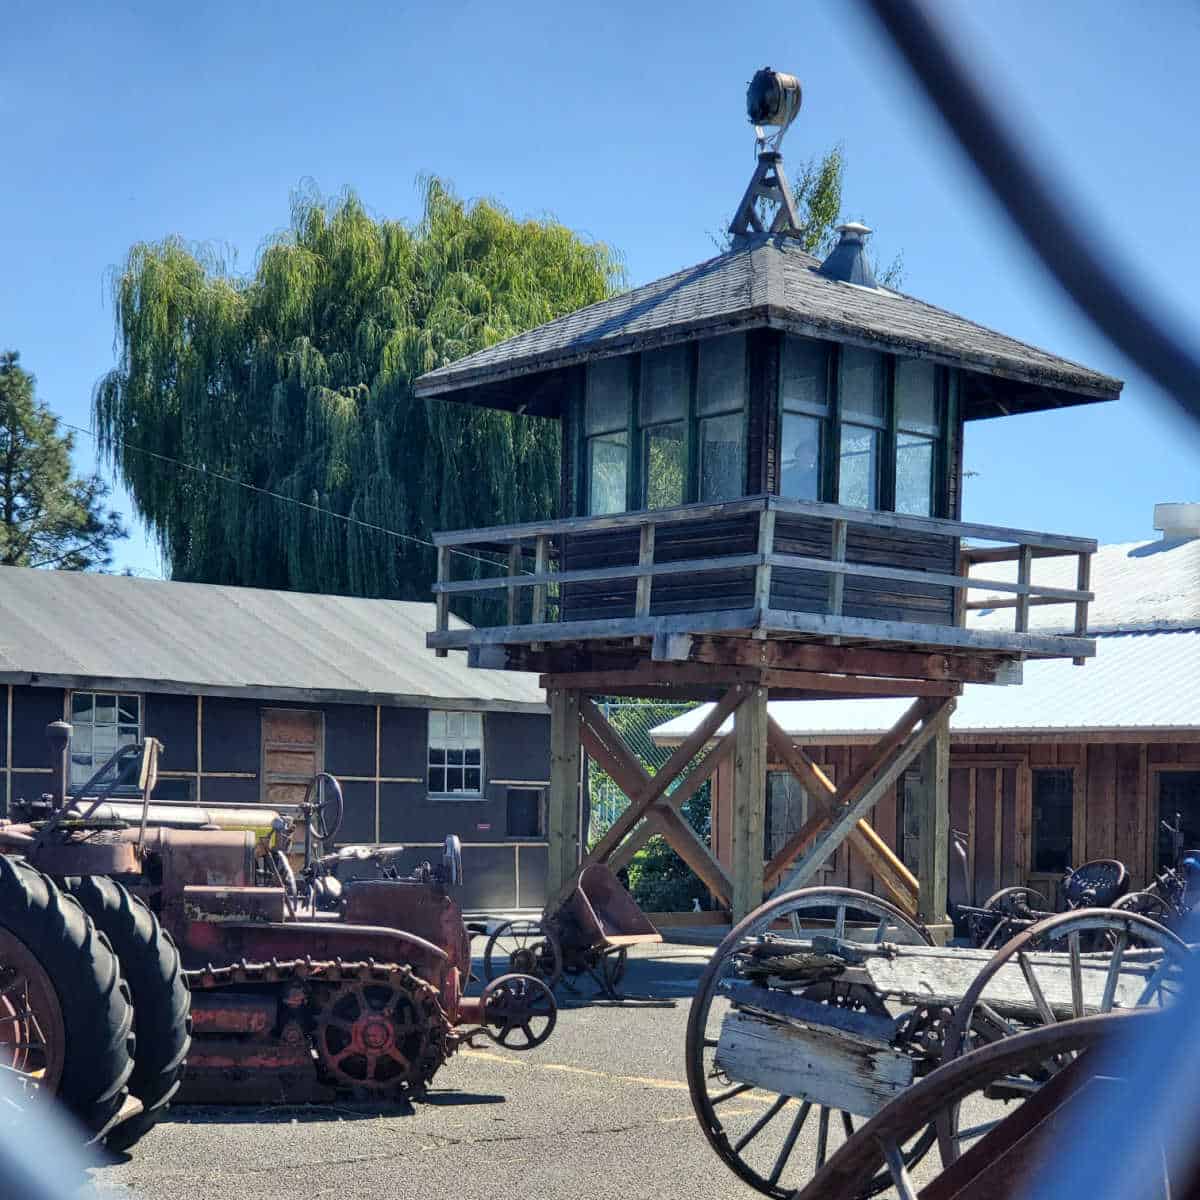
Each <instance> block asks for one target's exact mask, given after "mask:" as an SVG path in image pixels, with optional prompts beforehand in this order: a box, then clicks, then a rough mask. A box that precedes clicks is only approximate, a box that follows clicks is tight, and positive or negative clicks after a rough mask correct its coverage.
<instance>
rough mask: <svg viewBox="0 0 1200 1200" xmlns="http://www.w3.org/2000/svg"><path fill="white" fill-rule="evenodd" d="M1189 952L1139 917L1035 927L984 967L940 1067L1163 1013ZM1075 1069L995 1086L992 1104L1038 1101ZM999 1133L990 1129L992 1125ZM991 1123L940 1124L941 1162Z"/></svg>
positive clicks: (1090, 912)
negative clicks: (1023, 1036)
mask: <svg viewBox="0 0 1200 1200" xmlns="http://www.w3.org/2000/svg"><path fill="white" fill-rule="evenodd" d="M1188 954H1189V951H1188V948H1187V945H1186V944H1185V943H1184V942H1183V941H1181V940H1180V939H1179V938H1178V937H1176V935H1175V934H1173V933H1172V932H1171V931H1170V930H1169V929H1166V928H1164V927H1163V926H1162V925H1159V924H1158V923H1157V922H1156V921H1151V920H1150V919H1149V918H1148V917H1143V916H1140V915H1139V914H1138V913H1133V912H1122V911H1120V910H1118V909H1104V908H1093V909H1088V908H1081V909H1076V910H1075V911H1074V912H1068V913H1060V914H1059V915H1058V916H1055V917H1049V918H1047V919H1046V920H1045V921H1039V922H1038V924H1036V925H1031V926H1030V927H1029V928H1028V929H1026V930H1024V931H1023V932H1022V933H1019V934H1017V936H1016V937H1014V938H1012V939H1011V940H1010V941H1008V942H1006V943H1005V944H1004V945H1003V946H1001V947H1000V949H999V950H997V951H996V953H995V954H994V955H992V957H991V958H990V959H989V960H988V962H987V963H986V965H985V966H984V968H983V970H981V971H980V972H979V974H978V976H976V978H975V980H974V981H973V982H972V984H971V986H970V988H968V990H967V993H966V995H964V996H963V998H962V1000H961V1001H960V1002H959V1004H958V1006H957V1007H956V1009H955V1010H954V1015H953V1017H952V1018H951V1020H950V1021H949V1022H948V1023H947V1027H946V1034H945V1039H944V1042H943V1052H942V1054H943V1056H942V1061H943V1062H949V1061H950V1060H952V1059H954V1058H957V1057H959V1056H961V1055H963V1054H967V1053H969V1052H971V1051H972V1050H975V1049H977V1048H979V1047H980V1046H983V1045H987V1044H989V1043H993V1042H998V1041H1002V1040H1004V1039H1005V1038H1011V1037H1015V1036H1016V1035H1018V1034H1020V1033H1022V1032H1024V1031H1025V1030H1028V1029H1031V1028H1037V1027H1039V1026H1046V1025H1056V1024H1058V1023H1060V1022H1063V1021H1073V1020H1078V1019H1080V1018H1082V1017H1088V1016H1093V1015H1096V1014H1101V1015H1103V1014H1106V1013H1110V1012H1112V1011H1113V1010H1114V1009H1135V1008H1148V1007H1149V1008H1165V1007H1167V1006H1168V1005H1169V1004H1171V1003H1172V1002H1173V1001H1174V1000H1175V999H1176V998H1177V997H1178V996H1179V994H1180V992H1181V991H1182V988H1183V973H1184V968H1185V963H1186V959H1187V957H1188ZM1068 1061H1069V1060H1067V1059H1063V1058H1056V1057H1053V1056H1051V1057H1047V1058H1046V1059H1044V1060H1035V1061H1031V1062H1026V1063H1024V1064H1023V1067H1022V1071H1021V1072H1020V1073H1018V1074H1015V1075H1012V1076H1010V1077H1008V1078H1005V1079H1000V1078H999V1077H997V1078H996V1079H995V1080H993V1081H992V1083H991V1085H990V1093H991V1096H992V1098H995V1099H1001V1100H1019V1099H1022V1098H1023V1097H1026V1096H1029V1095H1031V1094H1033V1093H1034V1092H1036V1091H1037V1090H1038V1089H1039V1088H1041V1087H1042V1086H1044V1085H1045V1084H1046V1083H1047V1082H1048V1081H1049V1080H1050V1079H1051V1078H1053V1077H1054V1076H1055V1075H1056V1074H1057V1073H1058V1072H1059V1071H1061V1070H1062V1069H1063V1067H1065V1066H1066V1065H1067V1062H1068ZM992 1124H994V1122H993V1123H992ZM992 1124H989V1123H984V1124H981V1125H980V1124H973V1123H969V1122H962V1121H960V1119H959V1114H958V1113H957V1111H956V1110H955V1109H954V1108H953V1107H951V1106H947V1107H946V1108H945V1109H944V1110H943V1111H942V1112H941V1113H940V1114H939V1117H938V1148H939V1150H940V1152H941V1156H942V1161H943V1162H944V1163H951V1162H953V1161H955V1159H957V1158H958V1157H959V1156H960V1155H961V1154H962V1153H963V1152H964V1151H965V1150H966V1149H967V1148H968V1147H969V1146H971V1145H972V1144H973V1143H974V1142H975V1140H977V1139H978V1138H979V1137H981V1136H983V1135H984V1134H985V1133H987V1132H988V1131H989V1130H990V1128H991V1127H992Z"/></svg>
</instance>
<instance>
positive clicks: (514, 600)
mask: <svg viewBox="0 0 1200 1200" xmlns="http://www.w3.org/2000/svg"><path fill="white" fill-rule="evenodd" d="M520 573H521V543H520V542H513V544H512V545H511V546H509V548H508V577H509V579H515V578H516V577H517V576H518V575H520ZM520 601H521V593H520V591H518V590H517V589H516V588H515V587H510V588H509V589H508V623H509V624H510V625H516V624H517V621H518V618H519V617H520V615H521V614H520Z"/></svg>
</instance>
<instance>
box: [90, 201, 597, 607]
mask: <svg viewBox="0 0 1200 1200" xmlns="http://www.w3.org/2000/svg"><path fill="white" fill-rule="evenodd" d="M620 278H621V272H620V268H619V265H618V263H617V261H616V259H615V258H614V256H613V254H612V253H611V252H610V251H609V249H608V248H607V247H605V246H603V245H600V244H596V243H589V242H585V241H583V240H582V239H580V238H579V237H578V236H576V235H575V234H574V233H572V232H571V231H570V230H568V229H566V228H565V227H564V226H562V225H560V224H557V223H556V222H554V221H552V220H549V219H542V220H518V219H516V218H514V217H513V216H512V215H510V214H509V213H507V212H506V211H504V210H503V209H502V208H500V207H498V206H497V205H495V204H492V203H489V202H487V201H476V202H474V203H471V204H466V203H464V202H463V201H461V200H460V199H458V198H457V197H456V196H454V195H453V193H452V192H450V191H449V190H448V189H447V188H446V187H445V186H444V185H443V184H442V183H441V182H440V181H439V180H437V179H428V180H426V181H424V184H423V215H422V217H421V219H420V221H419V222H417V223H416V224H415V225H412V226H410V225H406V224H404V223H402V222H399V221H392V220H382V219H377V218H375V217H373V216H371V215H370V214H369V213H368V212H367V210H366V209H365V208H364V207H363V205H362V203H361V202H360V201H359V200H358V198H357V197H356V196H354V195H353V194H352V193H347V194H345V195H343V196H342V197H340V198H339V199H337V200H335V201H327V200H322V199H321V198H319V197H317V196H315V195H313V194H311V193H307V192H306V193H303V194H300V195H298V196H296V197H295V198H294V199H293V205H292V214H291V225H290V228H289V229H288V231H287V232H286V233H285V234H283V235H280V236H277V237H275V238H274V239H272V240H271V241H270V242H268V244H267V245H266V247H265V249H264V250H263V252H262V253H261V255H260V257H259V260H258V263H257V267H256V269H255V271H254V273H253V275H252V276H251V277H249V278H246V277H240V276H238V275H236V274H234V273H233V272H232V271H231V270H230V269H229V268H228V266H227V265H226V264H225V263H224V262H223V261H222V260H221V259H220V258H219V256H217V255H215V254H214V253H213V252H212V251H210V250H203V249H195V248H189V247H188V246H187V245H186V244H185V243H184V242H183V241H181V240H180V239H178V238H168V239H167V240H165V241H162V242H158V243H153V244H139V245H136V246H134V247H133V249H132V250H131V251H130V253H129V256H128V259H127V261H126V263H125V264H124V266H123V268H121V269H120V270H119V271H117V272H116V273H115V275H114V297H115V307H116V321H117V341H118V344H119V348H120V361H119V363H118V365H117V367H116V369H115V370H113V371H111V372H110V373H109V374H108V375H107V376H105V378H104V379H102V380H101V382H100V384H99V385H98V386H97V389H96V393H95V397H94V407H95V415H96V421H97V426H98V428H99V430H100V433H101V439H102V445H103V447H104V449H105V451H106V453H107V454H108V455H109V456H110V457H111V460H112V462H113V463H114V464H115V466H116V468H117V470H118V471H119V473H120V475H121V477H122V479H123V480H124V481H125V483H126V485H127V486H128V488H129V490H130V493H131V495H132V497H133V500H134V503H135V505H136V506H137V510H138V512H139V514H140V515H141V516H142V517H143V518H144V520H145V521H146V523H147V525H148V527H149V529H150V530H151V531H152V533H153V535H154V536H155V537H156V538H157V540H158V542H159V544H160V546H161V548H162V551H163V554H164V556H165V558H166V560H167V563H168V564H169V567H170V570H171V574H172V575H173V577H174V578H176V579H189V580H198V581H203V582H209V583H235V584H243V585H252V586H259V587H276V588H288V589H296V590H303V591H322V592H335V593H343V594H352V595H365V596H392V597H398V598H407V599H420V600H428V599H429V585H430V582H431V581H432V579H433V578H434V576H435V556H434V553H433V551H432V550H431V549H430V548H429V547H427V546H425V545H421V544H420V543H419V542H415V541H411V540H404V539H403V538H397V537H394V536H388V535H386V534H383V533H381V532H379V531H378V530H376V529H370V528H366V527H365V526H364V525H361V524H352V523H349V522H346V521H343V520H337V519H331V518H330V516H329V515H328V514H331V513H338V514H343V515H344V516H348V517H353V518H355V519H356V520H357V521H360V522H365V523H367V524H369V525H374V526H381V527H383V528H385V529H389V530H394V531H397V532H398V533H399V534H403V535H406V536H407V537H408V538H419V539H423V538H427V537H428V535H429V534H430V533H431V532H432V531H435V530H439V529H454V528H465V527H470V526H475V525H492V524H505V523H509V522H515V521H525V520H534V519H537V518H542V517H546V516H549V515H552V514H553V513H554V511H555V508H556V498H557V486H558V469H559V468H558V423H557V422H556V421H550V420H539V419H533V418H528V417H522V418H517V419H514V418H513V417H511V416H510V415H509V414H507V413H501V412H492V411H487V410H481V409H474V408H471V407H468V406H465V405H459V404H454V403H449V402H444V401H436V400H433V401H421V400H417V399H415V398H414V397H413V394H412V383H413V381H414V380H415V379H416V378H417V376H419V375H421V374H422V373H423V372H425V371H427V370H430V369H431V368H433V367H436V366H439V365H441V364H442V363H445V362H449V361H452V360H453V359H456V358H459V357H461V356H462V355H464V354H467V353H469V352H471V351H473V350H477V349H480V348H482V347H484V346H488V345H491V344H493V343H495V342H498V341H500V340H502V339H504V338H507V337H509V336H511V335H513V334H515V333H518V332H520V331H522V330H525V329H529V328H532V327H534V326H536V325H540V324H542V323H544V322H546V321H549V320H551V319H552V318H554V317H557V316H559V315H561V314H563V313H566V312H570V311H572V310H574V309H576V308H580V307H582V306H583V305H585V304H589V303H592V302H593V301H596V300H600V299H603V298H605V297H606V296H608V295H610V294H611V292H612V290H613V289H614V287H616V286H617V284H618V283H619V282H620ZM156 456H157V457H156ZM172 459H174V460H179V461H182V462H185V463H187V464H189V465H190V466H192V467H198V468H201V469H202V470H200V471H198V470H194V469H193V470H189V469H186V468H182V467H180V466H179V465H178V462H172V461H170V460H172ZM204 472H207V474H206V473H204ZM214 473H220V474H222V475H224V476H226V477H228V478H230V479H234V480H238V481H241V482H243V483H246V484H251V485H253V487H254V488H257V489H261V490H259V491H254V490H250V489H249V488H245V487H239V486H235V485H232V484H230V483H229V482H224V481H221V480H219V479H217V478H215V477H214ZM267 492H276V493H280V494H282V495H284V496H287V497H290V498H293V499H295V500H299V501H302V502H304V503H305V504H307V505H312V506H314V507H313V508H303V507H300V506H299V505H296V504H290V503H286V502H281V501H280V500H279V499H276V498H273V497H272V496H270V495H267V494H266V493H267Z"/></svg>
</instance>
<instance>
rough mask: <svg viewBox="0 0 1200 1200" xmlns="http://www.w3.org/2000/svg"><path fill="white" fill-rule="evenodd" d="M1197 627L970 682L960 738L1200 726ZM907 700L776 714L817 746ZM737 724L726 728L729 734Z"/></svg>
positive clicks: (699, 712) (1134, 637)
mask: <svg viewBox="0 0 1200 1200" xmlns="http://www.w3.org/2000/svg"><path fill="white" fill-rule="evenodd" d="M1197 681H1200V631H1195V630H1192V631H1186V632H1179V633H1129V634H1113V635H1111V636H1109V637H1102V638H1098V639H1097V641H1096V657H1095V658H1093V659H1089V661H1088V664H1087V666H1086V667H1076V666H1074V665H1072V663H1070V662H1069V661H1067V660H1066V659H1043V660H1038V661H1034V662H1027V663H1026V664H1025V682H1024V683H1023V684H1022V685H1020V686H1019V687H997V686H995V685H991V684H979V683H976V684H968V685H967V686H966V687H965V688H964V690H963V695H962V697H961V698H960V699H959V701H958V707H957V708H956V709H955V711H954V714H953V716H952V717H951V718H950V730H951V733H952V734H953V735H954V736H955V737H956V738H961V739H963V740H967V741H970V740H986V741H990V740H993V739H994V738H996V737H998V736H1000V735H1006V734H1013V735H1020V734H1021V733H1038V734H1052V733H1062V734H1075V733H1081V732H1083V731H1087V732H1088V733H1105V732H1119V731H1139V732H1147V731H1151V730H1153V731H1162V732H1172V731H1182V730H1195V729H1200V684H1198V682H1197ZM910 703H911V701H908V700H778V701H775V702H773V703H769V704H768V706H767V707H768V709H769V711H770V713H771V716H772V717H773V718H774V719H775V720H776V721H778V722H779V724H780V725H781V726H782V727H783V728H784V730H786V731H787V733H789V734H791V735H792V736H793V737H795V738H797V739H798V740H799V739H803V740H806V741H809V742H812V743H821V742H831V741H839V740H853V739H857V738H861V737H864V736H868V735H878V734H881V733H883V732H884V731H885V730H887V729H889V728H890V727H891V726H892V725H893V724H894V723H895V722H896V721H897V720H898V718H899V717H900V714H901V713H902V712H903V711H904V710H905V708H907V707H908V705H909V704H910ZM711 707H712V706H711V705H708V704H705V705H702V706H700V707H698V708H695V709H693V710H692V711H691V712H688V713H685V714H684V715H683V716H682V717H676V718H675V720H673V721H668V722H667V723H666V724H664V725H659V726H658V727H657V728H655V729H654V730H652V731H651V736H652V737H653V738H654V740H655V741H656V742H659V743H660V744H672V743H674V742H678V741H682V739H683V738H685V737H686V736H687V735H688V734H689V733H690V732H691V731H692V730H693V729H695V728H696V726H697V725H699V723H700V721H701V720H702V719H703V716H704V713H705V712H706V711H707V710H708V709H710V708H711ZM731 728H732V722H731V721H727V722H726V723H725V725H724V726H722V732H723V733H727V732H729V729H731Z"/></svg>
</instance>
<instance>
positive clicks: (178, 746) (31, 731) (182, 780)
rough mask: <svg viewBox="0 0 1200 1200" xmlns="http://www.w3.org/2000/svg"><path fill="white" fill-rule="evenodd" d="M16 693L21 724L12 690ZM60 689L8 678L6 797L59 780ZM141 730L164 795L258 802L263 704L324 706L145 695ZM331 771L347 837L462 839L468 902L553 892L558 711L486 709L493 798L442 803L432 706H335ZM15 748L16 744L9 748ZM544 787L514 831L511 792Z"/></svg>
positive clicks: (0, 788)
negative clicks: (52, 730) (551, 796)
mask: <svg viewBox="0 0 1200 1200" xmlns="http://www.w3.org/2000/svg"><path fill="white" fill-rule="evenodd" d="M10 694H11V696H12V704H11V721H10V707H9V696H10ZM66 701H67V698H66V694H65V693H64V691H63V690H62V689H60V688H37V687H12V688H11V689H10V688H9V687H8V686H7V685H3V686H0V804H3V806H4V811H5V812H7V805H8V803H9V800H10V797H12V798H19V797H21V796H30V797H32V796H37V795H40V794H41V793H42V792H44V791H48V790H50V789H51V787H52V786H53V782H54V766H53V763H52V762H51V754H50V749H49V745H48V743H47V741H46V736H45V728H46V725H47V724H48V723H49V722H51V721H54V720H58V719H60V718H61V717H62V716H63V713H64V711H65V705H66ZM142 702H143V707H142V725H143V733H144V734H145V735H146V736H149V737H156V738H158V739H159V740H160V741H162V743H163V746H164V753H163V756H162V758H161V760H160V774H159V785H158V789H157V791H156V793H155V795H156V797H157V798H159V799H190V800H199V801H200V802H201V803H204V804H214V805H219V804H231V805H245V804H257V803H259V802H260V801H261V799H262V794H263V793H262V712H263V710H264V709H267V708H272V709H278V708H300V709H306V710H308V711H313V710H314V709H316V708H317V706H313V705H302V704H290V703H286V702H278V701H262V700H258V699H253V698H224V697H211V696H209V697H199V698H198V697H196V696H185V695H176V694H167V693H152V694H144V695H143V697H142ZM319 711H320V712H321V714H322V721H323V730H324V733H323V746H322V750H323V762H322V766H323V767H324V769H325V770H328V771H330V772H331V773H332V774H334V775H336V776H337V777H338V779H339V781H340V782H341V784H342V789H343V795H344V798H345V802H346V816H345V820H344V823H343V826H342V831H341V833H340V834H339V835H338V842H339V844H351V843H361V842H376V841H383V842H390V843H401V844H404V845H406V846H410V847H411V848H412V860H413V863H414V864H415V863H417V862H420V861H422V860H425V859H431V860H436V859H437V858H438V855H439V852H440V847H441V844H442V841H443V839H444V838H445V836H446V835H447V834H449V833H453V834H456V835H457V836H458V837H459V838H460V840H461V841H462V843H463V861H464V875H465V880H466V882H465V887H464V889H463V893H462V896H461V900H462V902H463V903H464V904H466V905H467V906H469V907H480V908H481V907H490V908H511V907H514V906H516V905H517V904H519V905H520V906H522V907H540V906H541V905H542V904H543V903H544V901H545V888H546V870H547V850H546V843H545V831H544V823H545V799H544V789H545V788H546V786H547V785H548V781H549V775H550V720H549V716H548V715H541V714H518V713H486V714H485V715H484V755H483V757H484V779H485V786H484V796H483V797H482V798H481V799H478V800H459V799H455V800H445V799H442V800H435V799H431V798H430V796H429V794H428V791H427V788H426V774H425V773H426V750H427V737H428V714H427V712H426V711H425V710H424V709H417V708H387V707H378V708H377V707H376V706H374V705H362V704H346V705H325V706H321V707H320V708H319ZM10 747H11V752H10ZM522 785H524V786H528V787H531V788H534V789H536V790H538V791H540V792H542V793H543V795H542V817H541V819H542V829H541V830H540V831H539V835H538V836H536V837H513V836H510V834H509V830H508V828H507V825H508V811H509V807H508V791H509V788H510V786H518V787H519V786H522Z"/></svg>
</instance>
